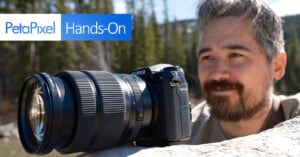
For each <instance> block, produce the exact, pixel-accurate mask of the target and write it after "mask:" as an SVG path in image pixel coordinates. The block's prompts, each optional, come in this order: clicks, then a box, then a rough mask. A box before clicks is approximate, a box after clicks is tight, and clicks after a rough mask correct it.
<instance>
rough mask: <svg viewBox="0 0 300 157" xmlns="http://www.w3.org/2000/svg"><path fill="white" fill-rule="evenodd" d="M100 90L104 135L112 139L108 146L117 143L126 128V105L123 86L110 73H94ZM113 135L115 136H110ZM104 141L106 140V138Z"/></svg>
mask: <svg viewBox="0 0 300 157" xmlns="http://www.w3.org/2000/svg"><path fill="white" fill-rule="evenodd" d="M92 74H93V75H94V76H95V78H96V81H97V84H98V87H99V88H100V98H101V100H102V101H100V102H102V110H103V112H102V113H103V115H102V117H103V119H102V122H103V124H102V127H103V128H101V130H102V131H103V135H105V136H109V137H110V139H109V140H107V141H105V142H106V144H108V145H109V143H110V144H114V143H116V142H117V141H118V140H119V138H120V135H121V134H122V132H123V131H124V128H125V125H126V123H125V120H126V116H127V114H126V113H127V112H126V103H125V100H124V96H123V92H122V89H121V86H120V84H119V82H118V81H117V79H116V78H115V77H114V76H113V75H112V74H111V73H108V72H104V71H101V72H94V73H92ZM110 135H113V136H110ZM104 139H106V138H105V137H104Z"/></svg>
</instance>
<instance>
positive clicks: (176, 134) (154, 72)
mask: <svg viewBox="0 0 300 157" xmlns="http://www.w3.org/2000/svg"><path fill="white" fill-rule="evenodd" d="M131 73H132V74H135V75H137V76H139V77H141V78H142V79H144V80H145V81H146V82H147V84H148V85H149V88H150V90H151V91H152V92H150V93H153V94H155V95H153V96H152V97H153V101H155V102H154V103H153V104H155V106H154V113H153V116H152V117H153V122H152V124H151V127H150V128H148V130H146V131H145V132H146V133H145V135H144V137H142V138H141V137H138V138H137V139H136V140H137V143H138V145H156V146H166V145H170V144H172V143H181V142H182V141H186V140H188V139H189V137H190V135H191V115H190V114H191V112H190V111H191V109H190V104H189V96H188V84H187V82H186V80H185V77H184V72H183V70H182V69H181V68H180V67H176V66H170V65H167V64H158V65H154V66H151V67H147V68H142V69H138V70H136V71H133V72H131ZM141 135H143V132H142V133H141Z"/></svg>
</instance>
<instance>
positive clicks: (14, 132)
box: [0, 122, 19, 141]
mask: <svg viewBox="0 0 300 157" xmlns="http://www.w3.org/2000/svg"><path fill="white" fill-rule="evenodd" d="M17 139H19V134H18V128H17V124H16V123H14V122H11V123H7V124H3V125H0V141H10V140H17Z"/></svg>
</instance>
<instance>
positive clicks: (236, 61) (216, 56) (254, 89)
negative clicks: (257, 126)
mask: <svg viewBox="0 0 300 157" xmlns="http://www.w3.org/2000/svg"><path fill="white" fill-rule="evenodd" d="M199 47H200V49H199V52H198V53H199V57H198V62H199V67H198V77H199V79H200V84H201V90H202V93H203V94H204V97H205V98H206V100H207V102H208V104H209V105H210V106H211V108H212V113H213V114H214V115H215V116H216V117H217V118H219V119H222V120H226V121H237V120H240V119H247V118H250V117H252V116H253V115H254V114H255V113H257V111H258V110H260V109H262V107H263V106H264V105H265V103H266V102H268V101H269V98H270V95H271V93H272V84H273V79H274V78H273V69H274V68H273V66H272V64H270V63H269V62H268V60H267V57H266V54H265V52H264V50H263V48H262V47H261V46H260V45H259V44H258V43H257V42H256V40H255V39H254V37H253V35H252V28H251V21H250V20H248V19H240V18H236V17H225V18H219V19H215V20H213V21H211V22H209V23H208V25H207V26H206V27H205V29H204V31H203V34H202V38H201V39H200V45H199Z"/></svg>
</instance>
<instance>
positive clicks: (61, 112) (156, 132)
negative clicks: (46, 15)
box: [18, 64, 191, 154]
mask: <svg viewBox="0 0 300 157" xmlns="http://www.w3.org/2000/svg"><path fill="white" fill-rule="evenodd" d="M190 111H191V108H190V104H189V97H188V84H187V82H186V80H185V77H184V72H183V70H182V69H181V68H180V67H178V66H172V65H169V64H158V65H154V66H150V67H146V68H142V69H138V70H135V71H133V72H131V73H130V74H112V73H109V72H105V71H60V72H59V73H57V74H56V75H55V76H51V75H49V74H47V73H36V74H33V75H30V76H28V77H27V78H26V79H25V81H24V83H23V86H22V89H21V94H20V97H19V106H18V129H19V135H20V139H21V143H22V145H23V147H24V149H25V150H26V151H27V152H29V153H34V154H47V153H49V152H50V151H52V150H53V149H56V150H58V151H59V152H60V153H63V154H66V153H73V152H82V151H92V150H98V149H104V148H109V147H113V146H116V145H122V144H124V143H128V142H131V141H135V142H136V144H137V145H141V146H167V145H172V144H178V143H179V144H180V143H184V142H185V141H187V140H188V139H189V138H190V136H191V112H190Z"/></svg>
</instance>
